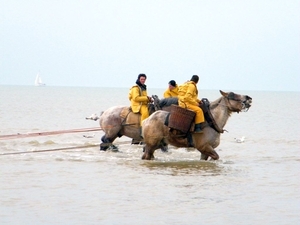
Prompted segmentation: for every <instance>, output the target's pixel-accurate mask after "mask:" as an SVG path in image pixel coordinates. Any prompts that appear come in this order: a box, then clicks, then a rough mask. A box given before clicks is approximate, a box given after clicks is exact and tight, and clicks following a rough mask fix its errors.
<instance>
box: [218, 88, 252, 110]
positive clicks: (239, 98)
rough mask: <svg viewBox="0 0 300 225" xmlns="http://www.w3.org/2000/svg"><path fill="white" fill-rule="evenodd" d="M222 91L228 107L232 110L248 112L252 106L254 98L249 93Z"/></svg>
mask: <svg viewBox="0 0 300 225" xmlns="http://www.w3.org/2000/svg"><path fill="white" fill-rule="evenodd" d="M220 93H221V95H222V96H223V97H224V98H225V99H226V100H227V102H228V108H229V110H230V111H232V112H237V113H239V112H241V111H244V112H247V111H248V110H249V108H250V107H251V103H252V98H251V97H250V96H248V95H240V94H236V93H234V92H223V91H221V90H220Z"/></svg>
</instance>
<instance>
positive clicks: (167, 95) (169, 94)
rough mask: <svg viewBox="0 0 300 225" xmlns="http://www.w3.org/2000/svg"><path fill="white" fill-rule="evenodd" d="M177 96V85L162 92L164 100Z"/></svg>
mask: <svg viewBox="0 0 300 225" xmlns="http://www.w3.org/2000/svg"><path fill="white" fill-rule="evenodd" d="M177 96H178V85H177V84H176V86H175V87H174V88H173V89H172V90H170V89H169V88H168V89H167V90H166V91H165V92H164V98H173V97H177Z"/></svg>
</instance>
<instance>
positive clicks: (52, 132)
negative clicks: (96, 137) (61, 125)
mask: <svg viewBox="0 0 300 225" xmlns="http://www.w3.org/2000/svg"><path fill="white" fill-rule="evenodd" d="M99 130H102V128H100V127H92V128H82V129H72V130H58V131H46V132H35V133H27V134H20V133H17V134H8V135H0V140H8V139H15V138H27V137H37V136H48V135H57V134H67V133H79V132H89V131H99Z"/></svg>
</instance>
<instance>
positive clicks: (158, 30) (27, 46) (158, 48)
mask: <svg viewBox="0 0 300 225" xmlns="http://www.w3.org/2000/svg"><path fill="white" fill-rule="evenodd" d="M0 10H1V11H0V12H1V15H0V29H1V32H0V58H1V61H0V85H34V80H35V76H36V74H37V73H38V72H40V74H41V76H42V79H43V82H45V83H46V84H47V85H48V86H99V87H128V88H129V87H131V86H132V85H133V84H134V83H135V81H136V78H137V75H138V74H139V73H146V74H147V76H148V79H147V81H146V84H147V86H148V87H151V88H165V87H167V83H168V82H169V80H171V79H174V80H176V82H177V83H179V84H180V83H183V82H184V81H186V80H189V79H190V78H191V76H192V75H193V74H198V75H199V76H200V82H199V85H198V87H199V89H208V90H210V89H212V90H215V89H217V90H219V89H222V90H224V91H235V90H267V91H268V90H271V91H273V90H274V91H300V17H299V15H300V14H299V12H300V1H299V0H281V1H280V0H250V1H246V0H235V1H234V0H228V1H226V0H172V1H171V0H158V1H157V0H149V1H148V0H106V1H104V0H86V1H79V0H26V1H22V0H0Z"/></svg>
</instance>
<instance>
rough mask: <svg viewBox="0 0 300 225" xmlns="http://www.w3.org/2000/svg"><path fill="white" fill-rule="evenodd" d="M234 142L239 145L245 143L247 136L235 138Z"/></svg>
mask: <svg viewBox="0 0 300 225" xmlns="http://www.w3.org/2000/svg"><path fill="white" fill-rule="evenodd" d="M234 140H235V141H236V142H237V143H243V142H244V141H245V136H243V137H241V138H234Z"/></svg>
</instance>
